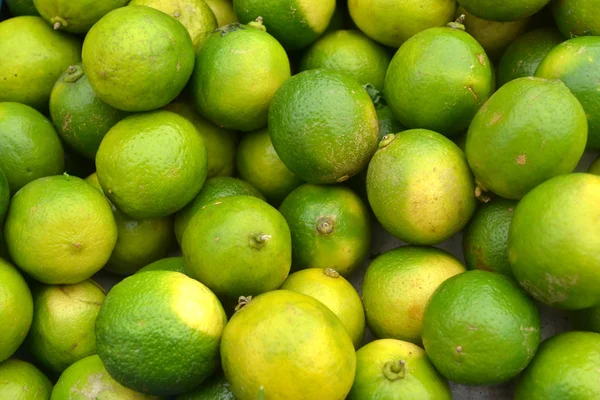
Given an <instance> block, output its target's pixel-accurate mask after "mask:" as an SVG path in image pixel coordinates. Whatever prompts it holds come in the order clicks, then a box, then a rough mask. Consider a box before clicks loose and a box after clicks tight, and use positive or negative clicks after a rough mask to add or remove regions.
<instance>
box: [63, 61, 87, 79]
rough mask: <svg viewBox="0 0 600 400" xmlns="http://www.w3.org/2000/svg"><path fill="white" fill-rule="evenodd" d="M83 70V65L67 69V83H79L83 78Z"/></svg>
mask: <svg viewBox="0 0 600 400" xmlns="http://www.w3.org/2000/svg"><path fill="white" fill-rule="evenodd" d="M83 74H84V73H83V68H82V67H81V65H71V66H70V67H69V68H67V74H66V75H65V79H64V81H65V82H77V81H78V80H79V78H81V77H82V76H83Z"/></svg>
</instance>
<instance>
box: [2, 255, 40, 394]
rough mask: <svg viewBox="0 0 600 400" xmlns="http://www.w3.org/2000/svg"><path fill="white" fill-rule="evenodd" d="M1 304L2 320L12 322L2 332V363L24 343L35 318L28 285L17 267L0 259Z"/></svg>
mask: <svg viewBox="0 0 600 400" xmlns="http://www.w3.org/2000/svg"><path fill="white" fill-rule="evenodd" d="M0 304H2V307H1V308H0V319H2V321H10V324H6V325H4V328H3V329H2V330H0V362H2V361H4V360H6V359H8V358H9V357H10V356H12V355H13V354H14V352H15V351H17V349H18V348H19V346H20V345H21V343H23V340H25V336H26V335H27V332H28V331H29V327H30V326H31V320H32V318H33V300H32V298H31V292H30V291H29V287H28V286H27V283H26V282H25V280H24V279H23V277H22V276H21V274H20V273H19V271H18V270H17V269H16V268H15V267H13V266H12V265H11V264H10V263H9V262H8V261H5V260H3V259H2V258H0ZM0 382H1V379H0ZM0 387H1V386H0Z"/></svg>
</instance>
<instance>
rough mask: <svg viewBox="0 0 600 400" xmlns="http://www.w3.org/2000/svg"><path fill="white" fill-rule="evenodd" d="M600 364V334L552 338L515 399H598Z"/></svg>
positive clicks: (527, 372)
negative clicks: (599, 367)
mask: <svg viewBox="0 0 600 400" xmlns="http://www.w3.org/2000/svg"><path fill="white" fill-rule="evenodd" d="M599 364H600V335H599V334H597V333H593V332H566V333H562V334H559V335H556V336H554V337H551V338H550V339H547V340H546V341H544V342H543V343H542V344H541V345H540V349H539V350H538V353H537V355H536V356H535V358H534V359H533V361H532V362H531V364H530V365H529V367H527V369H526V370H525V371H524V372H523V373H522V374H521V376H520V377H519V379H518V380H517V385H516V388H515V397H514V399H515V400H546V399H569V400H571V399H572V400H575V399H582V400H583V399H596V398H598V396H599V395H600V382H598V365H599Z"/></svg>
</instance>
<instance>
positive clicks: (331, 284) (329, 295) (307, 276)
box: [281, 268, 365, 348]
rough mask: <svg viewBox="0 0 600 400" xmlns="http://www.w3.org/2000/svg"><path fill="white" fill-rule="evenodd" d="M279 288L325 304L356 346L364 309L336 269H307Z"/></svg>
mask: <svg viewBox="0 0 600 400" xmlns="http://www.w3.org/2000/svg"><path fill="white" fill-rule="evenodd" d="M281 289H285V290H291V291H293V292H298V293H302V294H306V295H308V296H310V297H314V298H315V299H317V300H319V301H320V302H321V303H323V304H325V305H326V306H327V308H329V309H330V310H331V311H333V313H334V314H335V315H336V316H337V317H338V318H339V319H340V321H341V322H342V324H343V325H344V327H346V331H347V332H348V335H349V336H350V339H352V342H353V343H354V347H356V348H359V347H360V345H361V343H362V341H363V336H364V333H365V310H364V309H363V304H362V301H361V299H360V296H359V295H358V293H357V292H356V289H354V287H353V286H352V284H351V283H350V282H348V281H347V280H346V279H344V278H343V277H342V276H341V275H340V274H339V273H338V272H337V271H336V270H334V269H331V268H325V269H321V268H309V269H305V270H302V271H298V272H294V273H293V274H291V275H290V276H288V278H287V279H286V280H285V282H283V285H281Z"/></svg>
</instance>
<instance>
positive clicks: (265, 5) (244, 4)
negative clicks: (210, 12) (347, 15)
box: [233, 0, 335, 50]
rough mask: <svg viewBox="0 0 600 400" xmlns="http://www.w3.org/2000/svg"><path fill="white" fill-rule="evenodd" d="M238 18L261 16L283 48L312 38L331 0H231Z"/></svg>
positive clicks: (293, 47)
mask: <svg viewBox="0 0 600 400" xmlns="http://www.w3.org/2000/svg"><path fill="white" fill-rule="evenodd" d="M233 7H234V8H235V12H236V14H237V16H238V18H239V19H240V22H241V23H243V24H247V23H249V22H252V21H254V20H255V19H256V18H259V17H262V18H263V19H264V23H265V26H266V27H267V29H268V30H269V32H270V33H271V34H272V35H273V36H274V37H275V38H276V39H277V40H278V41H279V42H280V43H281V44H282V45H283V46H284V47H286V48H287V49H290V50H297V49H301V48H303V47H306V46H308V45H309V44H311V43H312V42H314V41H315V40H316V39H317V38H318V37H319V36H321V34H323V32H325V29H327V26H329V21H331V17H332V16H333V12H334V10H335V0H283V1H281V0H233Z"/></svg>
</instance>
